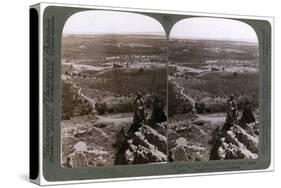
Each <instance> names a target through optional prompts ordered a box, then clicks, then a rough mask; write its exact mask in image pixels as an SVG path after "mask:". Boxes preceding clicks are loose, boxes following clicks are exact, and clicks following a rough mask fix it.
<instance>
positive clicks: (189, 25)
mask: <svg viewBox="0 0 281 188" xmlns="http://www.w3.org/2000/svg"><path fill="white" fill-rule="evenodd" d="M63 33H64V34H128V33H129V34H130V33H137V34H141V33H149V34H161V35H165V33H164V29H163V28H162V26H161V24H160V23H159V22H158V21H156V20H155V19H153V18H151V17H148V16H145V15H140V14H135V13H126V12H117V11H115V12H114V11H83V12H79V13H76V14H74V15H72V16H71V17H70V18H69V19H68V20H67V22H66V23H65V26H64V30H63ZM170 37H171V38H186V39H210V40H233V41H243V42H257V36H256V33H255V31H254V30H253V29H252V28H251V27H250V26H249V25H247V24H245V23H243V22H240V21H236V20H231V19H222V18H206V17H197V18H188V19H184V20H181V21H179V22H177V23H176V24H175V25H174V27H173V28H172V30H171V33H170Z"/></svg>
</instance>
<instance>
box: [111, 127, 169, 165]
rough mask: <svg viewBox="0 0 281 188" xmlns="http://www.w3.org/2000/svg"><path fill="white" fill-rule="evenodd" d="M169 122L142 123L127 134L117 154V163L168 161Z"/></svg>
mask: <svg viewBox="0 0 281 188" xmlns="http://www.w3.org/2000/svg"><path fill="white" fill-rule="evenodd" d="M166 134H167V124H166V123H157V124H155V125H153V126H148V125H142V126H141V127H140V128H139V129H138V130H137V131H136V132H134V133H132V134H130V133H129V134H127V135H125V137H124V139H123V140H122V141H121V142H122V144H121V146H120V148H119V151H118V153H117V154H116V160H115V165H123V164H145V163H156V162H166V161H167V136H166Z"/></svg>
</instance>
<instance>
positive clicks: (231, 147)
mask: <svg viewBox="0 0 281 188" xmlns="http://www.w3.org/2000/svg"><path fill="white" fill-rule="evenodd" d="M258 134H259V128H258V125H257V124H255V123H250V124H245V125H244V126H242V127H241V126H239V125H236V124H234V125H232V126H231V127H230V129H229V130H227V131H225V132H219V131H218V130H217V131H215V132H214V140H215V142H214V146H213V148H212V151H211V155H210V159H211V160H225V159H257V158H258V152H259V147H258V143H259V136H258Z"/></svg>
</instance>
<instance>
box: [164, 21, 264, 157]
mask: <svg viewBox="0 0 281 188" xmlns="http://www.w3.org/2000/svg"><path fill="white" fill-rule="evenodd" d="M169 42H170V44H169V75H168V80H169V81H168V82H169V84H168V85H169V87H168V93H169V94H168V101H169V102H168V107H169V109H168V114H169V118H168V150H169V152H168V160H169V161H170V162H178V161H208V160H227V159H257V158H258V157H259V156H258V153H259V142H258V141H259V53H258V50H259V46H258V39H257V35H256V33H255V31H254V30H253V28H252V27H251V26H249V25H247V24H246V23H243V22H241V21H237V20H233V19H223V18H211V17H210V18H208V17H195V18H187V19H184V20H180V21H179V22H177V23H176V24H175V25H174V27H173V28H172V30H171V32H170V41H169Z"/></svg>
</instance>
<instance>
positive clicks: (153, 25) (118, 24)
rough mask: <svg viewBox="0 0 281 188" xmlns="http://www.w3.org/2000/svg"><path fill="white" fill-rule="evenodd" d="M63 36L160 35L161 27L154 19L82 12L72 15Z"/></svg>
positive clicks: (121, 13) (129, 15)
mask: <svg viewBox="0 0 281 188" xmlns="http://www.w3.org/2000/svg"><path fill="white" fill-rule="evenodd" d="M63 33H64V34H127V33H160V34H162V35H164V34H165V33H164V29H163V27H162V25H161V24H160V23H159V22H158V21H156V20H155V19H153V18H151V17H148V16H145V15H140V14H135V13H126V12H114V11H83V12H79V13H76V14H74V15H72V16H71V17H70V18H69V19H68V20H67V22H66V23H65V26H64V30H63Z"/></svg>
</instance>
